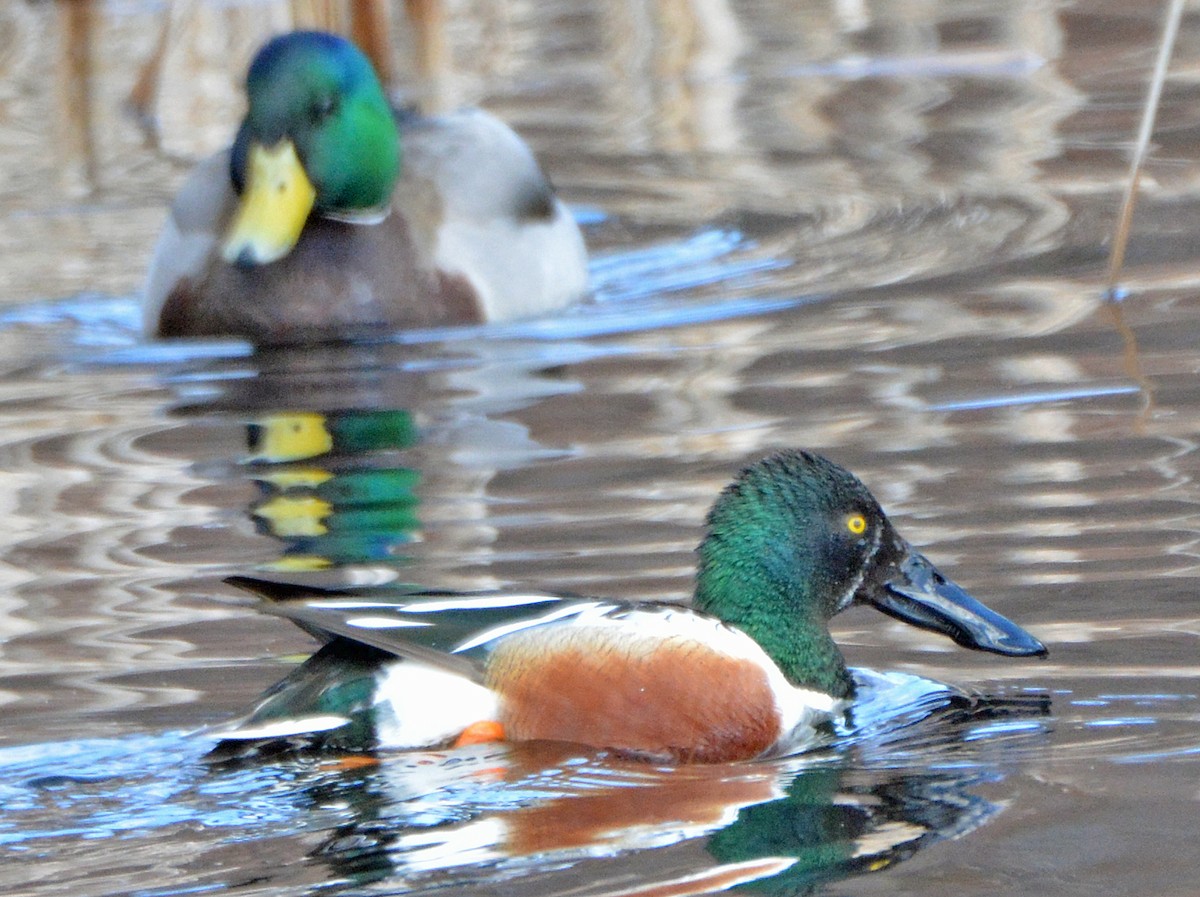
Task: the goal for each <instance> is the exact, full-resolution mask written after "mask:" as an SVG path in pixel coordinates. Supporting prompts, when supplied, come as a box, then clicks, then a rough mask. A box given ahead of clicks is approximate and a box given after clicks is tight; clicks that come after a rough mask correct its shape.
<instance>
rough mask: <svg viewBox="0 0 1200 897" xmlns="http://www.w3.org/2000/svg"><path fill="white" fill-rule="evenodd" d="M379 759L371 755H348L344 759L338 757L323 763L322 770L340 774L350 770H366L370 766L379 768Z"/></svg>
mask: <svg viewBox="0 0 1200 897" xmlns="http://www.w3.org/2000/svg"><path fill="white" fill-rule="evenodd" d="M378 765H379V759H378V758H377V757H372V756H371V755H370V754H347V755H346V756H344V757H337V758H336V759H333V760H325V761H323V762H322V763H321V768H322V769H334V770H337V771H339V772H344V771H346V770H350V769H365V768H367V767H370V766H378Z"/></svg>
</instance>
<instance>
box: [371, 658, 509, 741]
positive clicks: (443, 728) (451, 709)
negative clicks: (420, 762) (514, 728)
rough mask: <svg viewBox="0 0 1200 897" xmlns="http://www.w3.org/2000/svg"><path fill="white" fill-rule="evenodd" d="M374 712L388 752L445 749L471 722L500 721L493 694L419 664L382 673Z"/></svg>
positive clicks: (403, 664) (386, 668)
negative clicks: (426, 748) (418, 748)
mask: <svg viewBox="0 0 1200 897" xmlns="http://www.w3.org/2000/svg"><path fill="white" fill-rule="evenodd" d="M375 707H376V732H375V734H376V738H377V739H378V743H379V746H380V747H384V748H416V747H427V746H430V745H435V744H441V743H443V742H446V741H450V740H451V739H453V738H456V737H457V736H458V735H459V734H461V733H462V731H463V730H464V729H466V728H467V727H468V726H470V725H471V724H473V723H477V722H480V721H483V720H495V719H498V718H499V717H498V714H499V703H498V701H497V699H496V694H495V693H494V692H492V691H490V690H489V689H487V688H485V687H484V686H482V685H479V684H478V683H476V682H471V681H470V680H468V679H465V678H463V677H462V676H460V675H458V674H457V673H454V672H450V671H447V670H442V669H438V668H436V667H432V666H429V665H427V664H424V663H420V662H419V661H415V660H403V661H398V662H396V663H390V664H387V665H386V666H384V667H383V668H382V670H381V672H380V676H379V684H378V686H377V687H376V690H375Z"/></svg>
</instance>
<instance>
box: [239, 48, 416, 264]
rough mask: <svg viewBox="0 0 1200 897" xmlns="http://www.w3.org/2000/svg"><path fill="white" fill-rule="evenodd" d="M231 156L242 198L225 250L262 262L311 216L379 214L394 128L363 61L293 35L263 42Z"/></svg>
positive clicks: (395, 170) (391, 165) (283, 250)
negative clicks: (315, 212)
mask: <svg viewBox="0 0 1200 897" xmlns="http://www.w3.org/2000/svg"><path fill="white" fill-rule="evenodd" d="M246 93H247V99H248V101H249V107H248V109H247V112H246V118H245V119H244V120H243V122H242V126H241V128H240V129H239V131H238V135H237V139H236V141H235V142H234V145H233V151H232V155H231V159H230V174H231V176H232V178H233V183H234V187H235V188H236V189H237V191H238V193H239V194H240V195H241V200H240V205H239V210H238V215H237V217H236V218H235V221H234V223H233V226H232V227H231V230H230V233H229V234H228V236H227V239H226V244H225V247H224V250H223V252H224V256H225V258H226V260H228V261H231V262H239V263H242V264H265V263H267V262H271V261H275V260H277V259H279V258H282V257H283V256H285V255H287V253H288V252H289V251H290V250H291V248H292V246H294V245H295V243H296V240H298V239H299V235H300V231H301V230H302V229H303V226H304V222H305V220H307V217H308V214H309V212H310V211H312V210H315V211H317V212H318V213H322V214H326V215H332V216H334V217H344V218H351V219H354V218H369V217H371V216H372V215H374V216H376V217H378V216H379V215H380V214H382V212H383V211H384V210H386V208H387V205H388V202H389V200H390V198H391V194H392V187H393V186H394V185H395V182H396V177H397V176H398V174H399V171H400V139H399V135H398V134H397V131H396V122H395V119H394V118H393V116H392V110H391V107H390V105H389V104H388V100H387V97H386V96H385V94H384V92H383V88H382V87H381V86H380V84H379V79H378V78H377V77H376V76H375V71H374V69H373V68H372V67H371V63H370V61H369V60H368V59H367V58H366V57H365V56H364V55H363V54H362V53H361V52H360V51H359V50H358V48H357V47H355V46H354V45H353V44H351V43H350V42H349V41H347V40H344V39H343V38H340V37H337V36H336V35H333V34H326V33H323V32H318V31H296V32H293V33H291V34H284V35H281V36H279V37H276V38H274V39H273V40H271V41H269V42H268V43H267V44H266V45H265V46H264V47H263V48H262V49H261V50H259V52H258V55H257V56H256V57H255V58H254V61H253V62H252V63H251V65H250V72H249V74H248V75H247V77H246Z"/></svg>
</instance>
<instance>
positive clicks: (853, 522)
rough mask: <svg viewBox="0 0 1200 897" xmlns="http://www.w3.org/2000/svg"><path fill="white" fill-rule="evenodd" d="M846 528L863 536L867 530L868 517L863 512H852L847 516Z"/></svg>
mask: <svg viewBox="0 0 1200 897" xmlns="http://www.w3.org/2000/svg"><path fill="white" fill-rule="evenodd" d="M846 529H848V530H850V532H852V533H854V535H856V536H861V535H862V534H863V533H865V532H866V531H867V518H866V517H864V516H863V515H862V514H851V515H850V516H849V517H847V518H846Z"/></svg>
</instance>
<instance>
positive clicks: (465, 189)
mask: <svg viewBox="0 0 1200 897" xmlns="http://www.w3.org/2000/svg"><path fill="white" fill-rule="evenodd" d="M246 89H247V95H248V99H249V107H248V110H247V112H246V117H245V119H244V120H243V122H242V125H241V128H240V129H239V130H238V134H237V139H236V140H235V141H234V144H233V146H232V147H231V148H230V149H229V150H228V151H226V152H223V153H219V154H217V155H216V156H214V157H212V158H210V159H208V160H207V161H205V162H202V163H201V164H200V165H199V166H198V167H197V168H196V169H195V171H193V173H192V174H191V175H190V177H189V178H188V179H187V181H186V182H185V183H184V185H183V188H182V189H181V190H180V192H179V195H178V196H177V197H176V199H175V202H174V204H173V206H172V208H171V213H170V217H169V219H168V221H167V223H166V226H165V227H164V229H163V232H162V235H161V236H160V238H159V241H158V245H157V247H156V249H155V252H154V257H153V260H152V261H151V264H150V272H149V275H148V280H147V285H146V296H145V309H144V310H145V327H146V330H147V333H148V334H150V335H157V336H217V335H237V336H243V337H247V338H249V339H251V340H253V341H255V342H259V343H286V342H296V341H303V340H309V339H328V338H344V337H352V336H359V335H364V334H367V333H369V332H371V331H376V332H377V331H378V330H379V329H380V328H390V329H396V328H400V327H411V326H432V325H443V324H453V323H464V322H478V321H493V320H505V319H510V318H516V317H520V316H528V315H534V314H538V313H542V312H546V311H550V310H553V309H556V308H561V307H563V306H565V305H567V304H569V303H570V302H572V301H574V300H576V299H578V298H580V297H581V296H582V295H583V293H584V291H585V290H586V287H587V253H586V250H585V248H584V244H583V238H582V236H581V235H580V232H579V228H578V227H577V225H576V224H575V221H574V219H573V218H572V217H571V215H570V213H569V212H568V211H567V209H566V207H565V206H564V205H563V204H562V203H561V202H560V201H559V200H558V199H557V198H556V197H555V194H554V190H553V188H552V187H551V185H550V182H549V181H548V180H547V179H546V176H545V175H544V174H543V173H542V171H541V169H540V168H539V167H538V164H537V162H536V160H535V159H534V157H533V154H532V153H531V152H530V150H529V147H528V146H526V145H525V143H524V142H523V141H522V140H521V139H520V138H519V137H518V136H517V135H516V134H515V133H514V132H513V131H512V130H511V129H510V128H508V127H507V126H506V125H504V124H503V123H502V122H500V121H499V120H498V119H496V118H494V117H493V116H491V115H488V114H487V113H485V112H481V111H479V110H469V111H463V112H459V113H455V114H452V115H448V116H443V117H436V118H433V117H421V116H418V115H416V114H413V113H402V112H397V111H395V110H393V108H392V107H391V105H390V104H389V102H388V99H387V97H386V96H385V94H384V91H383V88H382V87H381V86H380V83H379V80H378V78H377V77H376V75H375V72H374V70H373V69H372V67H371V64H370V62H369V61H368V60H367V58H366V57H365V56H364V55H363V54H362V53H361V52H360V51H359V50H358V49H357V48H356V47H355V46H354V45H353V44H351V43H350V42H349V41H346V40H344V39H343V38H340V37H337V36H335V35H332V34H326V33H323V32H312V31H301V32H294V33H291V34H285V35H282V36H280V37H276V38H275V39H273V40H271V41H270V42H268V43H267V44H266V45H265V46H264V47H263V48H262V49H261V50H260V51H259V53H258V55H257V56H256V57H255V59H254V61H253V63H252V64H251V66H250V71H249V74H248V75H247V79H246Z"/></svg>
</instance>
